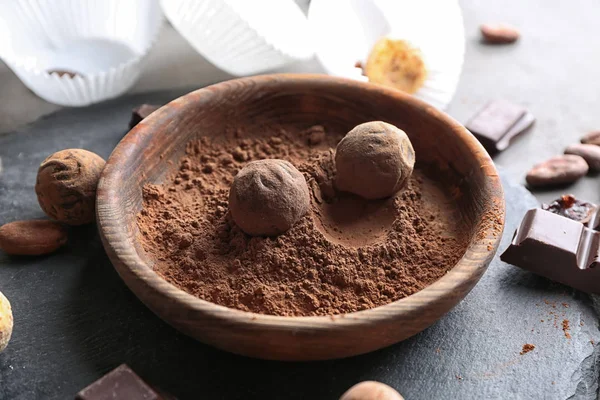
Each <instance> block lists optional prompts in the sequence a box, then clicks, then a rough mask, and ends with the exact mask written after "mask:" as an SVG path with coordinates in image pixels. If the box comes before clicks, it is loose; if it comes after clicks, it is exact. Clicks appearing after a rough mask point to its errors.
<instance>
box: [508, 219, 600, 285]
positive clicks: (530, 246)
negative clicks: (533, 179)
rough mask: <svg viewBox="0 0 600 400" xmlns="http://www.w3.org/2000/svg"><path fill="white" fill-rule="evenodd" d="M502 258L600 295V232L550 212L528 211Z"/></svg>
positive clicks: (552, 278) (549, 277) (557, 280)
mask: <svg viewBox="0 0 600 400" xmlns="http://www.w3.org/2000/svg"><path fill="white" fill-rule="evenodd" d="M500 259H501V260H502V261H504V262H507V263H509V264H512V265H516V266H517V267H520V268H523V269H526V270H528V271H531V272H534V273H536V274H538V275H541V276H544V277H546V278H548V279H551V280H553V281H556V282H560V283H563V284H565V285H568V286H571V287H573V288H575V289H578V290H581V291H584V292H587V293H600V268H598V266H600V232H597V231H594V230H592V229H589V228H587V227H586V226H584V225H583V224H581V223H579V222H577V221H573V220H571V219H569V218H564V217H562V216H560V215H556V214H554V213H552V212H550V211H547V210H542V209H539V208H538V209H533V210H529V211H527V214H525V217H524V218H523V221H522V222H521V225H520V226H519V228H518V229H517V231H516V232H515V235H514V237H513V240H512V242H511V244H510V246H509V247H508V248H507V249H506V251H505V252H504V253H503V254H502V255H501V256H500Z"/></svg>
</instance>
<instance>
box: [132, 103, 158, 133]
mask: <svg viewBox="0 0 600 400" xmlns="http://www.w3.org/2000/svg"><path fill="white" fill-rule="evenodd" d="M160 107H161V106H157V105H154V104H142V105H141V106H138V107H136V108H134V109H133V111H132V112H131V120H130V121H129V129H133V127H134V126H136V125H137V124H139V123H140V122H141V121H142V120H143V119H144V118H146V117H148V116H149V115H150V114H152V113H153V112H154V111H156V110H158V109H159V108H160Z"/></svg>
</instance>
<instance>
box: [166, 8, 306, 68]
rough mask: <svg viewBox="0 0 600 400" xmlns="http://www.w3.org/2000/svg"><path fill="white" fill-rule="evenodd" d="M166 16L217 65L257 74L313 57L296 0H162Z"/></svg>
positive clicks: (194, 45)
mask: <svg viewBox="0 0 600 400" xmlns="http://www.w3.org/2000/svg"><path fill="white" fill-rule="evenodd" d="M161 5H162V7H163V11H164V13H165V15H166V17H167V18H168V19H169V21H171V24H172V25H173V26H174V27H175V29H177V30H178V31H179V33H181V35H182V36H183V37H184V38H185V39H186V40H187V41H188V42H189V43H190V44H191V45H192V47H194V49H196V51H198V52H199V53H200V54H202V56H204V57H205V58H206V59H208V60H209V61H210V62H211V63H213V64H214V65H216V66H217V67H218V68H220V69H222V70H224V71H226V72H228V73H230V74H232V75H236V76H243V75H252V74H257V73H259V72H263V71H267V70H270V69H273V68H277V67H281V66H283V65H285V64H288V63H291V62H294V61H298V60H304V59H308V58H310V57H311V56H312V55H313V46H312V43H311V35H310V32H309V27H308V21H307V19H306V16H305V15H304V14H303V13H302V10H301V9H300V8H299V7H298V5H297V4H296V3H295V2H294V1H293V0H162V1H161Z"/></svg>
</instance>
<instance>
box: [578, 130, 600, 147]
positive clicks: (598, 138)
mask: <svg viewBox="0 0 600 400" xmlns="http://www.w3.org/2000/svg"><path fill="white" fill-rule="evenodd" d="M581 143H584V144H593V145H596V146H600V131H592V132H588V133H587V134H585V135H584V136H583V137H582V138H581Z"/></svg>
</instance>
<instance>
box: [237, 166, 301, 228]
mask: <svg viewBox="0 0 600 400" xmlns="http://www.w3.org/2000/svg"><path fill="white" fill-rule="evenodd" d="M309 205H310V195H309V191H308V186H307V185H306V180H305V179H304V175H302V173H300V171H298V170H297V169H296V167H294V166H293V165H292V164H291V163H289V162H288V161H284V160H260V161H253V162H250V163H248V164H247V165H246V166H245V167H244V168H242V169H241V171H240V172H238V174H237V175H236V176H235V178H234V180H233V184H232V185H231V190H230V191H229V210H230V212H231V216H232V218H233V220H234V222H235V223H236V224H237V225H238V226H239V227H240V228H241V229H242V230H243V231H244V232H246V233H247V234H249V235H253V236H274V235H279V234H281V233H283V232H285V231H287V230H288V229H290V228H291V227H292V226H293V225H294V224H295V223H296V222H297V221H298V220H299V219H300V218H302V217H303V216H304V215H305V214H306V213H307V212H308V208H309Z"/></svg>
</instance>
